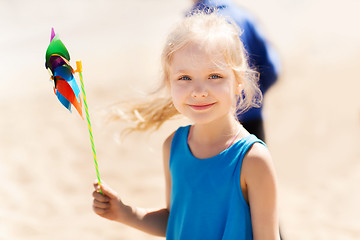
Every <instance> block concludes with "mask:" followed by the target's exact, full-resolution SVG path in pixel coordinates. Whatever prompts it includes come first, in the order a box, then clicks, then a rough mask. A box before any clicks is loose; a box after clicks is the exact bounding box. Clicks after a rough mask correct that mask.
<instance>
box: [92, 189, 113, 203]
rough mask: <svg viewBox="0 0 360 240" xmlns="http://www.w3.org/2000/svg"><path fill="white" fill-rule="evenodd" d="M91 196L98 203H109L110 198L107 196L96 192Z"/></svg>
mask: <svg viewBox="0 0 360 240" xmlns="http://www.w3.org/2000/svg"><path fill="white" fill-rule="evenodd" d="M92 195H93V197H94V199H96V200H97V201H99V202H109V201H110V198H109V197H108V196H106V195H103V194H101V193H100V192H98V191H94V192H93V194H92Z"/></svg>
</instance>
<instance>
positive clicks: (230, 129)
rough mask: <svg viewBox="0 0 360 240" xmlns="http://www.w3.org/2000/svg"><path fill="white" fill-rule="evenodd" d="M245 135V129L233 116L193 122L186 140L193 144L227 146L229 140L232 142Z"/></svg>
mask: <svg viewBox="0 0 360 240" xmlns="http://www.w3.org/2000/svg"><path fill="white" fill-rule="evenodd" d="M245 135H246V130H245V129H244V128H243V127H242V125H241V124H240V123H239V122H238V121H237V120H236V119H235V118H234V117H231V118H228V119H222V120H221V121H216V122H211V123H206V124H200V123H195V124H194V125H193V126H191V134H189V139H188V142H189V143H193V144H194V145H198V144H201V145H205V146H213V145H222V146H227V145H228V144H229V143H230V142H231V141H232V142H234V141H235V140H236V139H237V138H242V137H244V136H245ZM223 150H224V149H223Z"/></svg>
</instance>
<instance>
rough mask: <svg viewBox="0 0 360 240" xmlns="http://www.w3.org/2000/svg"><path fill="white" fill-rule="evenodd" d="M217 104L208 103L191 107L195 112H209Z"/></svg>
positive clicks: (190, 105) (191, 105)
mask: <svg viewBox="0 0 360 240" xmlns="http://www.w3.org/2000/svg"><path fill="white" fill-rule="evenodd" d="M214 104H215V103H206V104H189V107H190V108H192V109H194V110H198V111H200V110H207V109H209V108H211V107H212V106H213V105H214Z"/></svg>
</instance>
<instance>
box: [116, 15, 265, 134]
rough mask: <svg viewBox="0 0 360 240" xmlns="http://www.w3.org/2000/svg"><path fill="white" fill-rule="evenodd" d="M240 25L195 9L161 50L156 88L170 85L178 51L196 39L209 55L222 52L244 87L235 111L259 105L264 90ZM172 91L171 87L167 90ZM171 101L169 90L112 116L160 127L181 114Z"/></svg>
mask: <svg viewBox="0 0 360 240" xmlns="http://www.w3.org/2000/svg"><path fill="white" fill-rule="evenodd" d="M240 35H241V32H240V29H239V28H238V27H237V25H236V24H235V23H233V22H231V20H230V21H229V20H227V19H225V18H223V17H221V16H219V15H218V14H217V13H216V12H213V13H204V12H199V13H194V14H193V15H192V16H190V17H187V18H185V19H183V20H182V21H181V22H180V23H179V24H178V25H177V26H176V27H175V28H174V29H173V30H172V31H171V32H170V34H169V35H168V38H167V40H166V43H165V47H164V49H163V51H162V55H161V62H162V70H163V78H162V83H161V86H160V87H159V88H158V90H157V91H156V92H155V93H157V92H160V91H161V90H164V89H165V90H166V89H169V87H170V83H169V75H170V66H171V64H172V59H173V55H174V53H175V52H176V51H178V50H180V49H182V48H184V47H185V46H187V45H189V44H192V43H196V44H197V45H198V46H201V47H202V48H203V49H204V50H205V51H208V53H209V56H211V54H212V53H214V52H216V53H218V54H222V55H223V56H224V58H225V61H226V64H227V66H230V67H231V68H232V69H233V71H234V74H235V78H236V80H237V81H238V83H239V84H240V83H241V84H242V91H241V93H240V95H238V96H237V101H238V102H237V107H236V112H234V114H236V113H237V114H239V113H242V112H245V111H246V110H248V109H249V108H251V107H258V106H259V105H260V103H261V100H262V95H261V91H260V89H259V87H258V85H257V82H258V77H259V74H258V72H256V71H254V70H252V69H251V68H250V67H249V65H248V59H247V53H246V51H245V49H244V46H243V44H242V42H241V41H240V38H239V36H240ZM168 92H169V91H168ZM178 114H179V112H178V111H177V110H176V109H175V106H174V105H173V103H172V99H171V96H170V94H168V96H166V97H161V98H159V97H158V98H152V99H151V100H148V101H146V102H143V103H139V104H134V105H133V106H131V108H130V109H128V110H127V111H125V112H124V111H118V112H117V114H115V115H113V119H127V120H130V121H131V122H135V124H136V125H135V127H132V128H130V129H129V130H130V131H146V130H149V129H155V130H156V129H158V128H159V127H160V126H161V125H162V124H163V123H164V122H165V121H167V120H169V119H171V118H173V117H174V116H176V115H178Z"/></svg>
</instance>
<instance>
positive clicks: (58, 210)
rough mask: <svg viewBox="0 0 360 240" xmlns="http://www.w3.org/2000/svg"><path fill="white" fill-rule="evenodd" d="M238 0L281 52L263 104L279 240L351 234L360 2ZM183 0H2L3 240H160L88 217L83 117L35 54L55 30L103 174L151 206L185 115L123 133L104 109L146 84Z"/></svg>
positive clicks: (358, 171) (341, 238)
mask: <svg viewBox="0 0 360 240" xmlns="http://www.w3.org/2000/svg"><path fill="white" fill-rule="evenodd" d="M236 2H238V3H239V4H241V5H243V6H246V7H247V8H248V9H250V10H251V11H252V12H254V13H255V14H256V15H257V16H258V18H259V20H260V21H261V22H262V23H263V25H264V30H265V32H266V33H267V35H268V37H269V38H270V39H271V41H272V42H273V43H274V45H275V46H276V48H277V49H278V51H279V53H280V56H281V60H282V74H281V78H280V79H279V81H278V82H277V84H276V85H275V86H274V87H272V88H271V90H270V91H269V92H268V94H266V96H265V102H264V113H265V117H266V118H265V127H266V135H267V144H268V146H269V149H270V151H271V153H272V156H273V159H274V162H275V166H276V171H277V175H278V182H279V190H280V194H279V197H280V223H281V230H282V233H283V235H284V239H285V240H290V239H291V240H303V239H306V240H312V239H313V240H319V239H326V240H350V239H351V240H355V239H360V217H359V216H360V207H359V202H360V187H359V182H360V95H359V93H358V91H359V89H360V81H359V77H358V69H359V66H360V60H359V56H360V31H359V30H358V26H357V23H359V22H360V15H359V14H358V10H359V9H360V2H359V1H355V0H344V1H341V3H340V2H337V3H336V2H331V1H325V0H315V1H311V0H303V1H285V0H277V1H272V2H270V1H265V0H254V1H236ZM190 4H191V1H190V0H188V1H185V0H183V1H180V0H179V1H175V0H171V1H166V0H148V1H144V0H133V1H126V2H125V1H123V0H120V1H115V0H113V1H111V0H104V1H85V0H78V1H63V2H61V3H60V2H59V1H52V0H51V1H45V0H34V1H19V0H14V1H6V0H0V31H1V32H0V74H1V75H0V112H1V117H0V176H1V184H0V193H1V194H0V196H1V197H0V240H23V239H26V240H35V239H36V240H48V239H54V240H56V239H62V240H63V239H66V240H73V239H84V240H85V239H86V240H95V239H97V240H98V239H107V240H111V239H114V240H115V239H127V240H128V239H129V240H131V239H136V240H138V239H149V240H150V239H159V238H158V237H154V236H150V235H147V234H145V233H142V232H139V231H138V230H134V229H131V228H128V227H126V226H124V225H121V224H118V223H114V222H110V221H108V220H105V219H102V218H100V217H99V216H97V215H96V214H94V213H93V211H92V196H91V193H92V191H93V187H92V183H93V182H94V180H95V178H96V173H95V168H94V163H93V156H92V151H91V145H90V140H89V136H88V130H87V126H86V122H85V121H82V120H81V118H80V117H79V116H78V115H77V113H76V112H73V114H70V113H69V112H68V111H67V110H66V109H65V108H63V107H62V106H61V105H60V103H59V102H58V100H57V98H56V96H55V95H54V93H53V89H52V88H53V83H52V82H51V81H50V80H49V74H48V72H47V71H46V69H45V67H44V62H45V51H46V48H47V46H48V44H49V40H50V31H51V27H54V28H55V31H56V32H57V33H59V34H60V38H61V39H62V41H63V42H64V44H65V45H66V47H67V49H68V50H69V52H70V55H71V57H72V59H71V63H72V64H73V65H75V61H76V60H81V61H82V64H83V71H84V72H83V76H84V80H85V85H86V92H87V98H88V105H89V110H90V116H91V120H92V125H93V133H94V139H95V146H96V152H97V154H98V161H99V169H100V174H101V177H102V179H103V180H104V181H105V182H107V183H108V184H109V185H111V186H112V187H113V188H114V189H115V190H116V191H118V192H119V194H120V195H121V196H122V198H123V200H124V202H126V203H131V204H132V205H136V206H140V207H151V208H160V207H163V206H164V204H165V194H164V179H163V169H162V159H161V145H162V142H163V140H164V138H165V137H166V136H167V135H169V134H170V133H171V132H173V131H174V130H175V129H176V128H177V127H178V126H179V124H187V121H186V120H184V119H179V120H174V121H171V122H168V123H166V124H165V125H164V126H163V127H161V129H160V130H159V131H158V132H156V133H152V134H133V135H130V136H129V137H127V138H126V139H120V138H119V132H120V131H121V130H122V129H123V128H124V126H125V125H124V123H118V122H112V123H109V124H105V123H104V121H103V116H104V112H105V111H106V110H107V109H108V106H109V105H111V104H113V103H114V102H117V101H120V100H124V99H126V98H128V97H135V98H136V97H141V96H142V94H143V92H148V91H151V90H153V89H154V87H156V83H157V81H159V79H160V52H161V49H162V45H163V43H164V41H165V37H166V35H167V33H168V32H169V30H170V28H171V26H173V24H174V23H176V22H177V21H178V20H179V19H181V18H182V17H183V14H184V13H185V11H186V10H187V8H188V7H190Z"/></svg>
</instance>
